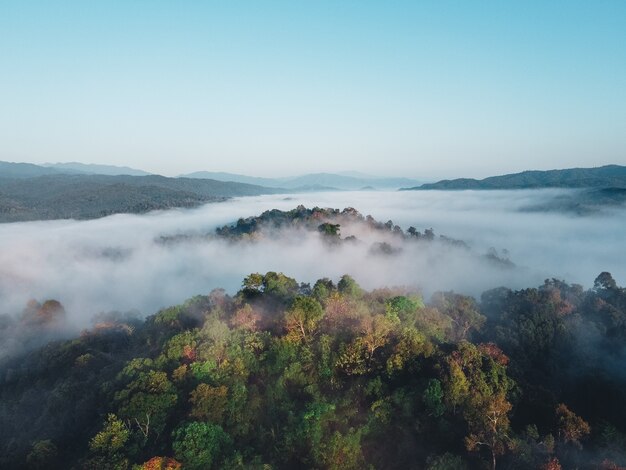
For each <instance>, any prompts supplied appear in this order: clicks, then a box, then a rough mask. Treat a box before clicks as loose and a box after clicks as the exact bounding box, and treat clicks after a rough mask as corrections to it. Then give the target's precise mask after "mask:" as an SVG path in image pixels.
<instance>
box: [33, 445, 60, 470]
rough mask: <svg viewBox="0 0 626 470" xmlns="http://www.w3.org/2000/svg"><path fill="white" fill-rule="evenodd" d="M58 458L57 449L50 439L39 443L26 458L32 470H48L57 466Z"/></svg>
mask: <svg viewBox="0 0 626 470" xmlns="http://www.w3.org/2000/svg"><path fill="white" fill-rule="evenodd" d="M57 457H58V450H57V447H56V446H55V445H54V442H52V441H51V440H50V439H46V440H43V441H37V442H35V443H34V444H33V448H32V450H31V451H30V453H29V454H28V455H27V456H26V464H27V465H28V468H32V469H46V468H51V467H55V466H56V463H57V462H56V460H57Z"/></svg>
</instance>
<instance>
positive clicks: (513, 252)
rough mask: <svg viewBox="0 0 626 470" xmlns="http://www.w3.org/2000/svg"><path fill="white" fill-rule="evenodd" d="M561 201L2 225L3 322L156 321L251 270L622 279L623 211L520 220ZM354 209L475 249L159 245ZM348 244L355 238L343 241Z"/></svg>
mask: <svg viewBox="0 0 626 470" xmlns="http://www.w3.org/2000/svg"><path fill="white" fill-rule="evenodd" d="M556 194H559V192H558V191H552V190H550V191H547V190H546V191H543V190H542V191H537V190H535V191H483V192H476V191H456V192H443V191H429V192H342V193H314V194H305V195H292V196H289V197H285V196H262V197H248V198H239V199H234V200H231V201H228V202H223V203H216V204H208V205H206V206H204V207H201V208H199V209H195V210H174V211H168V212H160V213H158V212H157V213H151V214H148V215H143V216H134V215H116V216H112V217H107V218H104V219H99V220H93V221H86V222H76V221H53V222H31V223H16V224H4V225H0V313H16V312H19V311H21V309H22V308H23V307H24V305H25V304H26V302H27V301H28V300H29V299H31V298H36V299H38V300H41V301H42V300H44V299H50V298H52V299H57V300H59V301H60V302H61V303H62V304H63V305H64V306H65V308H66V311H67V316H68V319H69V320H71V322H72V323H74V324H76V325H77V326H87V325H88V324H89V319H90V318H91V317H92V316H93V315H94V314H96V313H98V312H101V311H110V310H120V311H128V310H132V309H137V310H139V311H140V312H141V313H142V314H150V313H154V312H155V311H156V310H158V309H159V308H161V307H165V306H169V305H172V304H176V303H180V302H181V301H182V300H184V299H186V298H188V297H190V296H193V295H195V294H204V293H208V292H209V291H210V290H212V289H213V288H216V287H223V288H225V289H226V290H227V291H229V292H230V293H233V292H235V291H236V290H237V289H238V288H239V287H240V285H241V281H242V279H243V277H244V276H246V275H247V274H249V273H251V272H266V271H282V272H284V273H285V274H287V275H289V276H291V277H294V278H296V279H297V280H298V281H303V282H314V281H315V280H316V279H318V278H321V277H331V278H334V279H337V278H338V277H339V276H340V275H342V274H344V273H348V274H351V275H352V276H353V277H355V278H356V280H357V281H358V282H360V283H361V284H362V285H363V286H364V287H366V288H375V287H381V286H385V285H411V286H419V287H421V288H422V289H423V290H424V292H425V294H427V295H428V294H430V293H432V292H433V291H435V290H451V289H453V290H456V291H459V292H463V293H468V294H473V295H479V294H480V292H482V291H483V290H486V289H489V288H492V287H496V286H500V285H506V286H508V287H512V288H521V287H528V286H535V285H537V284H539V283H541V282H542V281H543V279H545V278H548V277H558V278H562V279H565V280H566V281H568V282H578V283H581V284H583V285H584V286H587V287H588V286H590V285H591V283H592V282H593V279H594V278H595V276H597V274H598V273H599V272H601V271H610V272H612V273H613V275H614V277H615V278H616V280H617V281H618V283H620V281H622V282H623V280H624V279H625V278H626V251H625V250H623V241H624V239H625V235H626V217H625V215H626V213H625V212H624V211H615V212H605V213H603V214H602V215H596V216H593V217H575V216H570V215H564V214H555V213H549V214H545V213H530V212H521V211H520V209H522V208H524V207H527V206H529V205H536V204H539V203H541V202H542V201H543V200H546V199H547V198H551V197H554V196H555V195H556ZM299 204H303V205H305V206H306V207H313V206H320V207H335V208H344V207H354V208H356V209H357V210H359V211H360V212H361V213H363V214H371V215H372V216H373V217H374V218H375V219H377V220H379V221H382V222H386V221H387V220H389V219H392V220H393V222H394V223H395V224H398V225H400V226H401V227H402V228H403V229H405V230H406V229H407V228H408V227H409V226H415V227H416V228H418V230H423V229H425V228H430V227H432V228H433V229H434V230H435V233H436V234H444V235H446V236H449V237H452V238H456V239H461V240H464V241H465V242H467V243H468V244H469V245H470V247H471V251H467V250H464V249H462V248H454V247H450V246H446V245H445V244H432V245H430V246H424V245H423V244H411V245H408V244H407V245H406V246H405V247H404V251H403V252H402V254H401V255H399V256H373V255H371V254H370V253H369V248H370V247H369V245H367V244H360V245H359V244H356V245H346V246H344V247H341V248H335V249H330V250H329V249H328V246H327V245H326V244H325V243H324V242H323V241H322V240H321V239H320V236H319V235H318V234H316V233H311V234H307V235H306V236H304V237H302V236H297V237H296V236H294V234H290V233H286V234H282V235H281V236H277V237H272V238H269V239H264V240H262V241H260V242H258V243H254V244H245V243H244V244H241V243H230V242H227V241H224V240H211V241H204V242H198V241H195V242H193V241H192V242H183V243H176V244H169V245H168V244H165V245H164V244H160V243H158V242H157V241H156V240H157V239H158V238H159V237H160V236H162V235H172V234H177V233H209V232H213V231H214V229H215V228H216V227H217V226H221V225H224V224H226V223H231V222H235V221H236V220H237V219H238V218H240V217H248V216H253V215H258V214H260V213H261V212H263V211H264V210H267V209H272V208H278V209H283V210H288V209H293V208H294V207H296V206H297V205H299ZM342 235H348V233H342ZM490 247H494V248H496V249H497V250H502V249H507V250H508V251H509V253H510V258H511V260H512V261H513V262H515V263H516V264H517V266H518V268H517V269H514V270H506V269H502V268H499V267H497V266H495V265H493V264H490V263H488V262H485V261H484V259H481V258H480V257H479V256H477V255H479V254H484V253H486V252H487V250H488V249H489V248H490Z"/></svg>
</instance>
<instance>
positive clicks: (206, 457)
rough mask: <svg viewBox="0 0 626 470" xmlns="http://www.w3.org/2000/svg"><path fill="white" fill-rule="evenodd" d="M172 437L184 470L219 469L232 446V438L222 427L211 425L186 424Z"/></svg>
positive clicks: (199, 423) (175, 450)
mask: <svg viewBox="0 0 626 470" xmlns="http://www.w3.org/2000/svg"><path fill="white" fill-rule="evenodd" d="M172 437H173V439H174V442H173V445H172V447H173V449H174V454H175V455H176V458H177V459H178V460H180V461H181V462H182V463H183V466H184V468H189V469H191V470H196V469H197V470H208V469H211V468H219V467H218V466H219V464H220V462H221V460H222V459H223V458H224V457H225V456H226V455H227V453H228V451H229V449H230V446H231V445H232V440H231V438H230V436H229V435H228V434H226V433H225V432H224V430H223V429H222V427H221V426H219V425H216V424H211V423H201V422H191V423H188V424H184V425H182V426H180V427H179V428H177V429H176V430H175V431H174V433H173V434H172Z"/></svg>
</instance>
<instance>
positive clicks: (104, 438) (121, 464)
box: [86, 414, 130, 470]
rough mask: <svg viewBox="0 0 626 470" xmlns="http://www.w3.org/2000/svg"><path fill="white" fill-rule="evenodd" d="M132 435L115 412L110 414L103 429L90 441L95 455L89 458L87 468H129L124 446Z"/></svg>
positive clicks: (114, 469)
mask: <svg viewBox="0 0 626 470" xmlns="http://www.w3.org/2000/svg"><path fill="white" fill-rule="evenodd" d="M129 437H130V431H129V430H128V428H127V427H126V425H125V424H124V423H123V422H122V420H120V419H119V418H118V417H117V416H115V415H114V414H109V415H108V416H107V419H106V421H105V423H104V426H103V428H102V431H100V432H99V433H98V434H96V435H95V436H94V437H93V438H92V439H91V441H90V442H89V450H90V451H91V453H92V454H93V457H92V458H91V459H89V461H88V462H89V463H88V465H87V466H86V467H87V468H102V469H110V470H124V469H126V468H128V460H127V459H126V457H125V456H124V447H125V445H126V443H127V442H128V439H129Z"/></svg>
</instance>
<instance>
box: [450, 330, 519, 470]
mask: <svg viewBox="0 0 626 470" xmlns="http://www.w3.org/2000/svg"><path fill="white" fill-rule="evenodd" d="M502 356H503V355H502V354H501V352H499V349H498V350H497V351H496V350H495V349H494V348H493V347H492V346H489V347H487V348H481V347H480V346H475V345H473V344H471V343H468V342H467V341H462V342H461V343H459V348H458V350H457V351H453V352H452V354H450V356H449V357H448V358H447V365H448V376H447V378H446V381H445V385H446V399H447V400H448V403H450V404H451V405H452V406H453V407H454V408H456V407H457V406H460V407H461V409H462V411H463V418H464V419H465V421H466V423H467V426H468V430H469V435H468V436H467V437H466V438H465V446H466V448H467V450H469V451H478V450H479V449H480V448H482V447H486V448H488V449H489V451H490V453H491V468H492V470H495V468H496V459H497V457H498V456H499V455H502V454H504V452H505V451H506V450H507V448H508V446H509V442H510V439H509V430H510V422H509V417H508V414H509V412H510V411H511V408H512V405H511V403H509V402H508V400H507V393H508V392H509V390H510V389H511V388H512V387H513V382H512V381H511V380H510V379H509V378H508V377H507V375H506V363H507V362H508V361H505V360H503V358H502Z"/></svg>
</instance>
